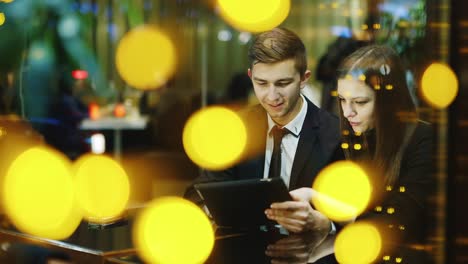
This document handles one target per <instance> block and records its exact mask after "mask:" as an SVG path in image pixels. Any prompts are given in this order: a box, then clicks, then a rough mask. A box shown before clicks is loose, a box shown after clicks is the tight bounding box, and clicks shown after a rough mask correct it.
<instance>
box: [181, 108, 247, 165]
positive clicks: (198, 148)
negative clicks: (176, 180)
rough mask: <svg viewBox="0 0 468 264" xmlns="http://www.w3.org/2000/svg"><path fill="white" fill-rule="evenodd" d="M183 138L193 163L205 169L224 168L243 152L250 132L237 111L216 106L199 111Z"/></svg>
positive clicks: (186, 126) (187, 124)
mask: <svg viewBox="0 0 468 264" xmlns="http://www.w3.org/2000/svg"><path fill="white" fill-rule="evenodd" d="M182 141H183V144H184V149H185V152H186V153H187V155H188V156H189V158H190V159H191V160H192V161H193V162H195V163H196V164H198V165H199V166H201V167H203V168H209V169H223V168H227V167H229V166H231V165H232V164H233V163H234V162H235V161H236V160H237V159H238V158H239V157H240V155H241V154H242V152H243V150H244V147H245V145H246V142H247V132H246V128H245V125H244V123H243V122H242V119H241V118H240V117H239V116H238V115H237V114H236V113H235V112H233V111H231V110H229V109H227V108H224V107H218V106H213V107H207V108H204V109H202V110H199V111H197V112H195V113H194V114H193V115H192V116H191V117H190V118H189V120H188V121H187V123H186V124H185V127H184V131H183V136H182Z"/></svg>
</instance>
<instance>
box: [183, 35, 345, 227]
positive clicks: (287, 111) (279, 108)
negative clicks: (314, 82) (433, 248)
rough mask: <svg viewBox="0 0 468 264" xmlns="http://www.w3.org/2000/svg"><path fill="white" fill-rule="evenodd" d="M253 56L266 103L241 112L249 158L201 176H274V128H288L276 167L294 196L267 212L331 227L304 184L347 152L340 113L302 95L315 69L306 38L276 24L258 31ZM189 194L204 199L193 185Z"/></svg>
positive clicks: (292, 223) (295, 223)
mask: <svg viewBox="0 0 468 264" xmlns="http://www.w3.org/2000/svg"><path fill="white" fill-rule="evenodd" d="M249 60H250V68H249V69H248V75H249V77H250V78H251V80H252V83H253V87H254V91H255V95H256V97H257V98H258V100H259V102H260V104H259V105H256V106H254V107H252V108H249V109H246V110H245V111H242V112H241V113H240V115H241V116H242V117H243V118H244V119H245V120H244V121H245V124H246V127H247V134H248V142H247V146H248V147H247V149H246V150H245V152H244V155H243V157H244V159H243V161H242V162H240V163H238V164H236V165H235V166H233V167H232V168H229V169H227V170H224V171H218V172H212V171H206V172H205V173H204V174H203V175H202V176H201V177H200V178H198V179H197V180H196V182H197V183H198V182H207V181H222V180H238V179H249V178H268V177H271V175H269V174H270V166H271V168H273V163H274V164H278V163H277V162H273V161H272V156H275V155H273V152H277V153H278V150H275V147H274V144H275V143H274V141H275V139H273V135H272V134H273V131H274V130H281V131H286V133H285V135H284V136H283V138H282V140H280V142H281V151H279V152H280V153H281V154H280V158H278V159H279V160H280V161H279V164H280V165H279V166H277V167H275V168H276V169H274V170H275V171H278V172H275V173H277V174H278V173H279V175H278V176H280V177H281V178H282V179H283V180H284V182H285V183H286V185H287V186H288V187H289V190H293V191H291V192H290V193H291V196H292V197H293V199H294V201H291V202H284V203H275V204H272V205H271V208H270V209H267V210H266V211H265V214H266V215H267V217H268V218H269V219H271V220H274V221H276V222H278V223H279V224H281V225H282V226H283V227H284V228H286V229H287V230H288V231H290V232H294V233H301V232H306V231H322V232H325V233H327V232H329V231H330V230H331V229H332V227H333V225H332V223H331V221H330V220H329V219H327V218H326V217H325V216H324V215H323V214H321V213H320V212H318V211H316V210H314V209H313V208H312V206H311V205H310V203H309V201H310V199H309V198H310V197H309V195H308V194H307V192H306V191H305V190H304V189H300V188H301V187H309V188H310V187H311V186H312V182H313V180H314V178H315V176H316V175H317V173H318V172H319V171H320V170H321V169H322V168H324V167H325V166H326V165H328V164H329V163H331V162H333V161H335V160H337V159H341V158H342V152H341V149H340V148H339V139H340V133H339V123H338V119H337V118H336V117H334V116H332V115H331V114H329V113H327V112H325V111H322V110H320V109H319V108H318V107H317V106H315V105H314V104H313V103H311V102H310V101H309V100H307V99H306V98H305V97H304V96H303V95H301V90H302V89H303V88H304V87H305V85H306V83H307V81H308V80H309V78H310V75H311V72H310V71H309V70H307V58H306V51H305V47H304V44H303V43H302V41H301V40H300V38H299V37H298V36H297V35H296V34H294V33H293V32H291V31H289V30H287V29H283V28H275V29H273V30H271V31H267V32H264V33H262V34H260V35H258V36H257V38H256V39H255V40H254V42H253V44H252V46H251V47H250V49H249ZM274 127H278V128H275V129H274ZM285 129H287V130H285ZM275 133H276V132H275ZM276 157H278V156H276ZM278 159H276V158H275V160H278ZM270 163H272V165H270ZM186 197H187V198H189V199H191V200H193V201H195V202H200V200H201V199H200V198H199V197H197V195H196V193H195V192H194V190H193V187H190V188H189V189H188V190H187V192H186Z"/></svg>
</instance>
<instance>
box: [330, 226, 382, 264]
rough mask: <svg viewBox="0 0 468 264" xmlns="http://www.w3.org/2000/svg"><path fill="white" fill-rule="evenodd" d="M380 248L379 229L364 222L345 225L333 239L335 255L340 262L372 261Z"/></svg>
mask: <svg viewBox="0 0 468 264" xmlns="http://www.w3.org/2000/svg"><path fill="white" fill-rule="evenodd" d="M381 250H382V237H381V235H380V233H379V230H378V229H377V228H376V227H375V226H373V225H371V224H369V223H366V222H356V223H353V224H350V225H347V226H346V227H345V228H344V229H343V230H341V231H340V233H338V236H337V237H336V240H335V257H336V259H337V260H338V262H339V263H342V264H367V263H374V261H375V259H376V258H377V257H378V256H379V254H380V251H381Z"/></svg>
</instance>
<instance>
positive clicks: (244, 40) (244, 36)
mask: <svg viewBox="0 0 468 264" xmlns="http://www.w3.org/2000/svg"><path fill="white" fill-rule="evenodd" d="M250 38H252V34H250V33H249V32H241V33H239V41H240V42H241V43H242V44H247V43H248V42H249V40H250Z"/></svg>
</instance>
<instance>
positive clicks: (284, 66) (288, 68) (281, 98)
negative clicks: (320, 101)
mask: <svg viewBox="0 0 468 264" xmlns="http://www.w3.org/2000/svg"><path fill="white" fill-rule="evenodd" d="M249 76H250V77H251V79H252V83H253V87H254V91H255V95H256V96H257V99H258V100H259V101H260V104H261V105H262V106H263V108H264V109H265V110H266V111H267V112H268V114H269V115H270V117H271V118H272V119H273V120H274V121H275V122H276V123H277V124H279V125H282V126H284V125H286V124H287V123H289V122H290V121H291V120H293V119H294V117H296V115H297V114H298V113H299V111H300V110H301V106H302V100H299V97H300V93H301V89H302V88H304V86H305V84H306V82H307V80H308V79H309V77H310V71H308V70H307V71H306V72H305V74H304V76H303V78H302V80H301V77H300V74H299V72H298V71H297V70H296V68H295V67H294V59H288V60H284V61H280V62H276V63H257V64H254V65H253V66H252V69H249Z"/></svg>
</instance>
